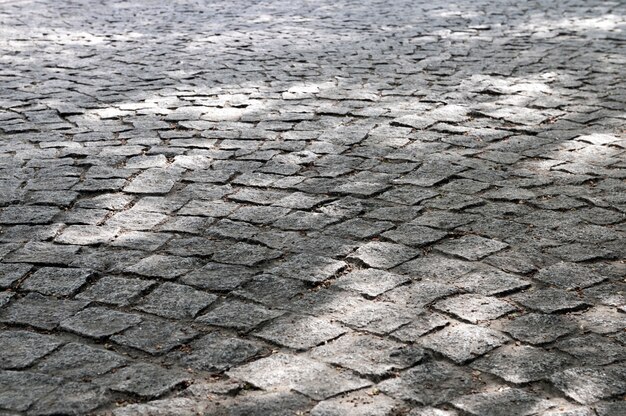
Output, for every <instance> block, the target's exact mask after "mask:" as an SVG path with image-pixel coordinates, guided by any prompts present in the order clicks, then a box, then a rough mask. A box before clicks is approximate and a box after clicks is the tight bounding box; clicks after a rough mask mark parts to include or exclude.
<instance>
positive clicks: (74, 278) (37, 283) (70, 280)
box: [20, 267, 93, 296]
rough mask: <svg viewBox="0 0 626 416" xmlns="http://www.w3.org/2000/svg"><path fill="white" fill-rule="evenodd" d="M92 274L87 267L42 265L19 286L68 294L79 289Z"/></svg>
mask: <svg viewBox="0 0 626 416" xmlns="http://www.w3.org/2000/svg"><path fill="white" fill-rule="evenodd" d="M92 274H93V272H92V271H91V270H87V269H76V268H60V267H42V268H41V269H39V270H37V271H36V272H34V273H33V274H32V275H30V276H29V277H28V279H26V280H25V281H24V282H23V283H22V284H21V285H20V287H21V288H22V289H25V290H33V291H35V292H39V293H42V294H44V295H55V296H69V295H72V294H73V293H75V292H76V291H77V290H78V289H80V287H81V286H83V285H84V284H85V283H86V282H87V278H89V277H90V276H91V275H92Z"/></svg>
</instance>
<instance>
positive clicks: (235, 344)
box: [168, 332, 267, 372]
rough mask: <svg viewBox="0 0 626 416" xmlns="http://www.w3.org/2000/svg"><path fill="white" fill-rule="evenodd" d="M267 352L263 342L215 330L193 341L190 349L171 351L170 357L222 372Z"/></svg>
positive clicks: (183, 363) (200, 368)
mask: <svg viewBox="0 0 626 416" xmlns="http://www.w3.org/2000/svg"><path fill="white" fill-rule="evenodd" d="M265 353H267V349H266V348H265V347H264V346H263V345H262V344H259V343H256V342H251V341H246V340H243V339H240V338H236V337H231V336H226V335H222V334H220V333H217V332H215V333H211V334H209V335H205V336H203V337H202V338H200V339H198V340H196V341H194V342H192V343H191V344H189V348H188V349H187V348H183V349H181V350H180V351H173V352H171V353H170V354H169V355H168V359H169V360H170V361H173V362H176V363H178V364H179V365H183V366H185V367H192V368H195V369H198V370H202V371H210V372H222V371H224V370H228V369H229V368H232V367H235V366H237V365H239V364H241V363H244V362H246V361H249V360H252V359H253V358H255V357H257V356H259V355H261V354H265ZM239 368H241V367H239ZM235 371H237V370H235Z"/></svg>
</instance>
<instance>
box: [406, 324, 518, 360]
mask: <svg viewBox="0 0 626 416" xmlns="http://www.w3.org/2000/svg"><path fill="white" fill-rule="evenodd" d="M507 341H508V338H507V337H506V336H505V335H504V334H502V333H500V332H498V331H495V330H493V329H489V328H483V327H481V326H477V325H468V324H463V323H457V324H453V325H450V326H448V327H445V328H443V329H442V330H440V331H437V332H434V333H431V334H429V335H426V336H425V337H423V338H421V339H420V340H419V341H418V343H419V345H421V346H423V347H425V348H428V349H431V350H434V351H437V352H438V353H440V354H443V355H445V356H446V357H448V358H449V359H451V360H452V361H454V362H456V363H457V364H463V363H466V362H468V361H471V360H473V359H475V358H476V357H480V356H481V355H483V354H485V353H486V352H489V351H491V350H493V349H494V348H497V347H499V346H500V345H502V344H504V343H505V342H507Z"/></svg>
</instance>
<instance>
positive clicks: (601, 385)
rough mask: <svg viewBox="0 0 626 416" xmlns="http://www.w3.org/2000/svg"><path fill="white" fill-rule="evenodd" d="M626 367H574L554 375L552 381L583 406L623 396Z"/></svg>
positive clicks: (625, 385)
mask: <svg viewBox="0 0 626 416" xmlns="http://www.w3.org/2000/svg"><path fill="white" fill-rule="evenodd" d="M624 371H625V370H624V366H623V365H621V366H620V365H613V366H607V367H600V368H597V367H573V368H568V369H566V370H563V371H560V372H558V373H556V374H554V375H552V377H551V380H552V382H553V383H554V385H555V386H556V388H558V389H559V390H561V391H562V392H563V393H565V394H566V395H567V396H568V397H571V398H572V399H574V400H575V401H577V402H578V403H581V404H591V403H594V402H597V401H598V400H600V399H604V398H609V397H612V396H618V395H623V394H624V392H625V391H626V381H625V380H626V378H625V377H624Z"/></svg>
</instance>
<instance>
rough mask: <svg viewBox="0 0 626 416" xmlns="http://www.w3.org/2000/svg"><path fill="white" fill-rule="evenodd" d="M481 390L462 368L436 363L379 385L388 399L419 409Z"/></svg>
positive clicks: (431, 362) (403, 373)
mask: <svg viewBox="0 0 626 416" xmlns="http://www.w3.org/2000/svg"><path fill="white" fill-rule="evenodd" d="M480 386H481V383H480V382H479V381H477V380H474V379H472V376H471V375H470V374H469V373H467V372H466V371H465V370H463V369H462V368H460V367H456V366H454V365H452V364H448V363H445V362H439V361H430V362H426V363H424V364H420V365H417V366H415V367H413V368H410V369H408V370H406V371H404V372H402V373H401V374H400V376H399V377H396V378H391V379H389V380H385V381H383V382H382V383H380V384H378V388H379V389H380V390H381V391H382V392H383V393H385V394H387V395H388V396H391V397H395V398H397V399H401V400H406V401H409V402H411V403H417V404H422V405H438V404H441V403H445V402H449V401H452V400H454V399H456V398H457V397H460V396H462V395H464V394H468V393H470V392H471V391H472V390H474V389H477V388H478V387H480Z"/></svg>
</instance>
